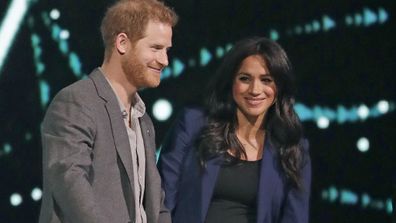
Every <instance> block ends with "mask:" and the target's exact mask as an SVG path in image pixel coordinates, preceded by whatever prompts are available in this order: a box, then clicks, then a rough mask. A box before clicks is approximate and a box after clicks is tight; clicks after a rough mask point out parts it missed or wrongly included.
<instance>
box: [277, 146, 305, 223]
mask: <svg viewBox="0 0 396 223" xmlns="http://www.w3.org/2000/svg"><path fill="white" fill-rule="evenodd" d="M302 145H303V165H302V172H301V173H302V174H301V179H302V188H301V189H296V188H292V189H290V190H289V191H288V194H287V197H286V202H285V206H284V209H283V216H282V218H281V221H280V222H281V223H308V221H309V199H310V191H311V159H310V156H309V143H308V140H306V139H304V140H303V143H302Z"/></svg>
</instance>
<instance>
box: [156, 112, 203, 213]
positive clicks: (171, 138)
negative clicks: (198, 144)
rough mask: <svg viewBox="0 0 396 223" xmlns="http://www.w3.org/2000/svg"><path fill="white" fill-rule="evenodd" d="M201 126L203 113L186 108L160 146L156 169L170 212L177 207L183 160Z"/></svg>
mask: <svg viewBox="0 0 396 223" xmlns="http://www.w3.org/2000/svg"><path fill="white" fill-rule="evenodd" d="M202 125H203V112H202V111H201V110H199V109H192V108H186V109H184V110H183V111H182V112H181V114H180V115H179V116H178V117H177V118H176V120H175V122H174V124H173V127H172V128H171V130H170V131H169V132H168V136H167V138H166V140H165V143H164V144H163V145H162V148H161V154H160V157H159V160H158V169H159V172H160V175H161V177H162V187H163V188H164V190H165V205H166V207H168V208H169V209H170V210H171V212H172V211H173V210H174V208H175V207H176V205H177V197H178V191H179V183H180V180H181V174H182V168H183V162H184V159H185V157H186V154H188V152H189V150H191V148H193V146H194V145H193V144H194V142H195V139H196V135H197V134H198V133H199V132H200V129H201V127H202Z"/></svg>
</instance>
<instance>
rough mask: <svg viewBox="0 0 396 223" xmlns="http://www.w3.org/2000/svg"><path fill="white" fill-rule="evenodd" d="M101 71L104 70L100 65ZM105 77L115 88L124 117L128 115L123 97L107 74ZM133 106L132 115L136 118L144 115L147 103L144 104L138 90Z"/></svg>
mask: <svg viewBox="0 0 396 223" xmlns="http://www.w3.org/2000/svg"><path fill="white" fill-rule="evenodd" d="M99 69H100V71H101V72H102V73H104V72H103V70H102V69H101V68H100V67H99ZM104 77H105V78H106V80H107V82H108V83H109V85H110V87H111V89H112V90H113V92H114V94H115V95H116V98H117V101H118V105H119V106H120V110H121V113H122V115H123V116H124V118H125V117H126V114H127V111H126V108H125V106H124V104H123V103H122V102H121V99H120V98H119V97H118V95H117V92H116V91H115V90H114V88H113V85H112V84H111V82H110V80H109V79H108V78H107V77H106V75H104ZM132 103H133V104H132V107H131V111H132V112H131V114H132V117H134V118H140V117H142V116H143V115H144V113H146V105H145V104H144V102H143V100H142V98H141V97H140V96H139V94H138V93H137V92H136V93H135V95H134V96H133V101H132Z"/></svg>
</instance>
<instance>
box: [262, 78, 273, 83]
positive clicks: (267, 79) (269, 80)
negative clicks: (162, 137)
mask: <svg viewBox="0 0 396 223" xmlns="http://www.w3.org/2000/svg"><path fill="white" fill-rule="evenodd" d="M261 81H262V82H264V83H267V84H269V83H272V81H273V80H272V79H271V78H263V79H262V80H261Z"/></svg>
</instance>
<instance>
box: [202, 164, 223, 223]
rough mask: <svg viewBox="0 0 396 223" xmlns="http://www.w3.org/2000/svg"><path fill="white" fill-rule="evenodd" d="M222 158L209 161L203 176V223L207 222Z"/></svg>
mask: <svg viewBox="0 0 396 223" xmlns="http://www.w3.org/2000/svg"><path fill="white" fill-rule="evenodd" d="M221 161H222V158H221V157H217V158H214V159H211V160H209V161H208V162H207V163H206V165H207V166H206V169H205V171H204V172H203V175H202V181H201V183H202V185H201V189H202V191H201V222H204V221H205V218H206V214H207V212H208V208H209V204H210V201H211V199H212V195H213V190H214V187H215V185H216V180H217V175H218V173H219V170H220V163H221Z"/></svg>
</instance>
